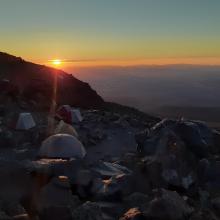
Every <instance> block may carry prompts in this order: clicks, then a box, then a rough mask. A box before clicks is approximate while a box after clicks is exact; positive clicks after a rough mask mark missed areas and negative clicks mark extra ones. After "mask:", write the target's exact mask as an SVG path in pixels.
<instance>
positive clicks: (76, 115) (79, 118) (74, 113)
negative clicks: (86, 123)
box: [71, 109, 83, 123]
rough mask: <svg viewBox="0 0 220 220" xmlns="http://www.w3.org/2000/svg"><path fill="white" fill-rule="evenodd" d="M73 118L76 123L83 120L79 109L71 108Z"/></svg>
mask: <svg viewBox="0 0 220 220" xmlns="http://www.w3.org/2000/svg"><path fill="white" fill-rule="evenodd" d="M71 120H72V122H73V123H74V122H75V123H78V122H81V121H82V120H83V118H82V115H81V113H80V111H79V110H78V109H72V110H71Z"/></svg>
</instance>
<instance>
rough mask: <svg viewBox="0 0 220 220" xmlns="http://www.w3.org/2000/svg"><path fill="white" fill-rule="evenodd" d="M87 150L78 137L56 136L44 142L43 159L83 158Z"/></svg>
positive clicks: (41, 150) (40, 154)
mask: <svg viewBox="0 0 220 220" xmlns="http://www.w3.org/2000/svg"><path fill="white" fill-rule="evenodd" d="M85 155H86V150H85V148H84V146H83V145H82V143H81V142H80V141H79V140H77V138H76V137H74V136H72V135H69V134H55V135H52V136H50V137H48V138H47V139H46V140H44V141H43V143H42V145H41V148H40V152H39V156H40V157H41V158H80V159H81V158H83V157H84V156H85Z"/></svg>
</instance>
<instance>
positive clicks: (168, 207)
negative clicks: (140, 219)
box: [145, 189, 192, 220]
mask: <svg viewBox="0 0 220 220" xmlns="http://www.w3.org/2000/svg"><path fill="white" fill-rule="evenodd" d="M157 193H158V194H157V195H156V197H155V198H154V199H153V200H152V201H151V202H150V203H149V206H148V207H147V210H146V212H145V216H146V217H147V219H153V220H164V219H169V220H184V219H186V218H187V217H189V216H190V214H191V213H192V208H190V207H189V206H188V205H187V203H186V202H185V201H184V200H183V199H182V197H181V196H180V195H179V194H178V193H177V192H175V191H168V190H165V189H162V190H160V191H159V192H157Z"/></svg>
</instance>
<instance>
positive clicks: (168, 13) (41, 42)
mask: <svg viewBox="0 0 220 220" xmlns="http://www.w3.org/2000/svg"><path fill="white" fill-rule="evenodd" d="M0 46H1V47H0V50H1V51H5V52H8V53H12V54H14V55H18V56H22V57H24V58H25V59H29V60H32V61H35V62H40V63H44V62H47V61H48V60H49V59H54V58H59V59H63V60H68V61H70V63H71V64H72V63H74V64H75V65H102V64H103V63H104V64H116V65H117V64H125V65H126V64H142V63H167V62H168V63H169V62H171V63H183V62H185V63H205V64H207V63H210V64H215V63H218V64H220V0H0ZM66 65H67V64H66Z"/></svg>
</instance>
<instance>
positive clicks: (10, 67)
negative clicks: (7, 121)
mask: <svg viewBox="0 0 220 220" xmlns="http://www.w3.org/2000/svg"><path fill="white" fill-rule="evenodd" d="M56 74H57V82H58V88H57V103H58V104H59V105H60V104H69V105H72V106H77V107H83V108H91V107H92V108H94V107H96V108H99V107H101V106H102V105H103V104H104V101H103V99H102V98H101V97H100V96H99V95H98V94H97V93H96V91H95V90H93V89H92V88H91V87H90V86H89V84H88V83H85V82H82V81H80V80H78V79H76V78H75V77H73V76H72V75H70V74H67V73H65V72H64V71H61V70H57V69H54V68H51V67H47V66H43V65H38V64H34V63H31V62H27V61H25V60H23V59H22V58H20V57H15V56H11V55H9V54H6V53H1V52H0V79H1V81H2V80H4V83H8V84H9V87H10V89H11V87H13V91H14V92H15V91H16V92H15V93H16V94H14V95H16V96H20V97H21V98H23V99H25V100H28V101H30V100H32V101H34V102H36V103H41V105H42V106H44V107H49V105H50V104H51V100H52V93H53V88H54V79H55V75H56ZM2 88H3V89H2V90H3V91H5V85H4V86H3V87H2ZM15 88H16V89H15ZM10 89H9V90H10Z"/></svg>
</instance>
